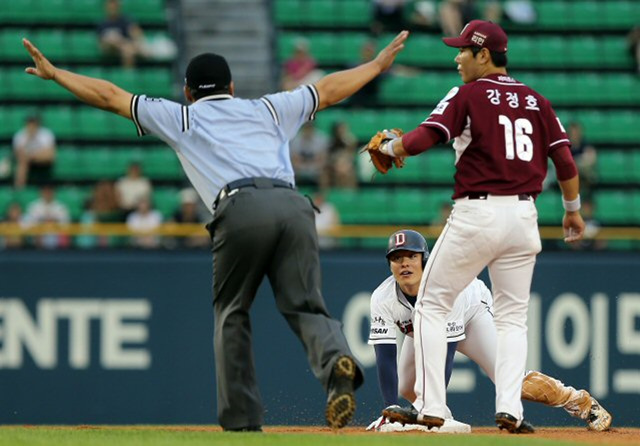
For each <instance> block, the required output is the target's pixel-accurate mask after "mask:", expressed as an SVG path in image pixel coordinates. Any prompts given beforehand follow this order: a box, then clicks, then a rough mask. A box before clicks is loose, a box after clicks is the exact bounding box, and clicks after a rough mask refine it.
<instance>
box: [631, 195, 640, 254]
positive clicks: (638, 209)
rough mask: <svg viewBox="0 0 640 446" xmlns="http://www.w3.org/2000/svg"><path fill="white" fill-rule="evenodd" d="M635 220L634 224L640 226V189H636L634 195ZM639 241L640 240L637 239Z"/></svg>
mask: <svg viewBox="0 0 640 446" xmlns="http://www.w3.org/2000/svg"><path fill="white" fill-rule="evenodd" d="M631 207H632V209H633V222H632V224H633V225H634V226H640V191H638V190H636V191H635V192H633V196H632V206H631ZM636 243H638V240H636Z"/></svg>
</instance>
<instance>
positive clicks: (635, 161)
mask: <svg viewBox="0 0 640 446" xmlns="http://www.w3.org/2000/svg"><path fill="white" fill-rule="evenodd" d="M631 181H632V182H633V183H635V185H636V186H637V185H640V149H635V150H634V151H633V153H632V155H631ZM636 210H637V211H638V213H640V207H638V208H637V209H636ZM638 221H640V219H639V220H638Z"/></svg>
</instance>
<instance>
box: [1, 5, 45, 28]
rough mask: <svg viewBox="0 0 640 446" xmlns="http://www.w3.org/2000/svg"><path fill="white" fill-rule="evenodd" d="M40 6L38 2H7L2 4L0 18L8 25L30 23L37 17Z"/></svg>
mask: <svg viewBox="0 0 640 446" xmlns="http://www.w3.org/2000/svg"><path fill="white" fill-rule="evenodd" d="M40 6H41V5H40V1H39V0H20V1H10V0H7V1H4V2H2V8H0V9H1V10H2V13H1V15H0V17H2V19H3V20H4V21H6V22H9V23H30V22H32V21H33V18H34V17H39V15H40V13H41V10H40Z"/></svg>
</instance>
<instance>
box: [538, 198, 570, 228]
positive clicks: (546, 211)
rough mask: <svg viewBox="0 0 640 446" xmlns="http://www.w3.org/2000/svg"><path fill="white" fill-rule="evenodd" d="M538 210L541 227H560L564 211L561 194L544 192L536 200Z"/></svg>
mask: <svg viewBox="0 0 640 446" xmlns="http://www.w3.org/2000/svg"><path fill="white" fill-rule="evenodd" d="M536 208H537V209H538V223H539V224H540V225H558V224H560V223H561V222H562V216H563V215H564V209H563V208H562V198H561V196H560V193H558V192H556V191H550V190H547V191H543V192H542V193H541V194H540V195H538V198H536Z"/></svg>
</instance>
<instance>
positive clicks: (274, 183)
mask: <svg viewBox="0 0 640 446" xmlns="http://www.w3.org/2000/svg"><path fill="white" fill-rule="evenodd" d="M244 187H255V188H256V189H271V188H274V187H283V188H285V189H293V188H294V187H293V184H291V183H287V182H286V181H283V180H277V179H275V178H264V177H254V178H241V179H239V180H236V181H232V182H231V183H229V184H227V185H226V186H224V187H223V188H222V189H220V192H219V193H218V196H217V197H216V199H215V201H214V202H213V210H214V211H215V210H216V208H217V207H218V204H219V203H220V200H224V199H225V198H227V197H230V196H232V195H234V194H235V193H236V192H238V190H240V189H242V188H244Z"/></svg>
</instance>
